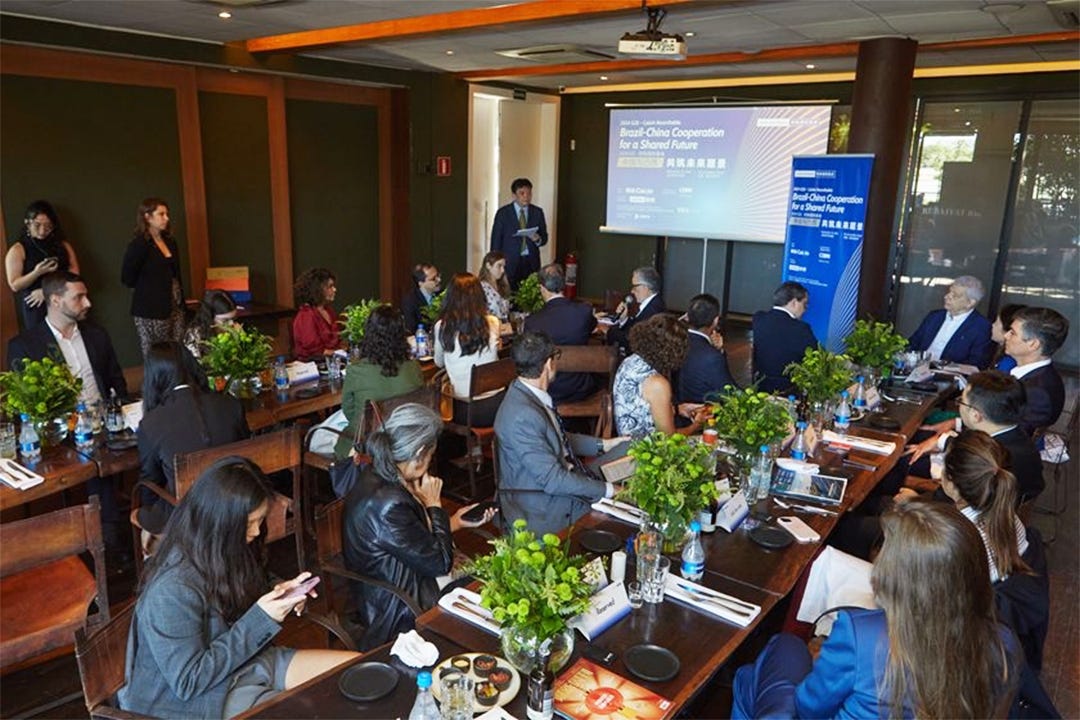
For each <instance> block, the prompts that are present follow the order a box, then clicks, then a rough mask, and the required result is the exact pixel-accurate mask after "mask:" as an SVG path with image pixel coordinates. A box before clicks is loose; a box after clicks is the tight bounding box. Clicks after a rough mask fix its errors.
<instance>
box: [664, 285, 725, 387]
mask: <svg viewBox="0 0 1080 720" xmlns="http://www.w3.org/2000/svg"><path fill="white" fill-rule="evenodd" d="M686 320H687V322H688V323H689V324H690V347H689V349H688V350H687V352H686V360H684V361H683V364H682V367H681V368H679V374H678V402H679V403H702V402H705V401H706V400H707V399H708V400H711V399H714V398H715V397H716V395H717V394H719V393H720V392H721V391H723V389H724V387H725V386H726V385H735V380H734V379H732V377H731V370H730V369H729V368H728V361H727V354H726V353H725V352H724V336H723V335H721V334H720V332H719V331H718V330H717V329H716V328H717V325H718V324H719V322H720V302H719V301H718V300H717V299H716V298H715V297H713V296H712V295H709V294H707V293H706V294H702V295H695V296H694V297H692V298H690V306H689V307H688V308H687V310H686Z"/></svg>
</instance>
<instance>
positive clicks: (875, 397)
mask: <svg viewBox="0 0 1080 720" xmlns="http://www.w3.org/2000/svg"><path fill="white" fill-rule="evenodd" d="M879 405H881V393H879V392H878V389H877V388H876V387H874V386H873V385H871V386H870V387H868V388H866V407H868V408H870V409H871V410H873V409H874V408H876V407H878V406H879Z"/></svg>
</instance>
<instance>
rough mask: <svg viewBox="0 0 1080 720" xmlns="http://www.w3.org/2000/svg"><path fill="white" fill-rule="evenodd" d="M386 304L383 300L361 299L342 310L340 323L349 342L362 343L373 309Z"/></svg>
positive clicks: (353, 343)
mask: <svg viewBox="0 0 1080 720" xmlns="http://www.w3.org/2000/svg"><path fill="white" fill-rule="evenodd" d="M384 304H385V303H383V302H382V301H381V300H361V301H360V302H358V303H356V304H355V305H349V306H348V307H346V308H345V309H344V310H342V311H341V317H340V318H339V319H338V324H339V325H341V330H342V332H343V333H344V334H345V339H346V340H348V341H349V344H351V345H359V344H360V341H361V340H363V339H364V330H365V329H366V328H367V321H368V317H370V316H371V311H372V310H374V309H375V308H377V307H380V306H382V305H384Z"/></svg>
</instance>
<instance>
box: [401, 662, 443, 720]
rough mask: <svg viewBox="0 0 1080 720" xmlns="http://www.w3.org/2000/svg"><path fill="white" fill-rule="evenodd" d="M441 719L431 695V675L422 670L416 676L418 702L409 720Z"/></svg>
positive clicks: (411, 711)
mask: <svg viewBox="0 0 1080 720" xmlns="http://www.w3.org/2000/svg"><path fill="white" fill-rule="evenodd" d="M441 717H442V716H441V715H439V707H438V705H436V704H435V698H434V696H433V695H432V694H431V673H430V672H428V671H427V670H422V671H421V672H420V673H419V674H417V676H416V700H415V701H414V702H413V706H412V710H410V711H409V720H441Z"/></svg>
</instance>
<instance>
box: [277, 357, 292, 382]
mask: <svg viewBox="0 0 1080 720" xmlns="http://www.w3.org/2000/svg"><path fill="white" fill-rule="evenodd" d="M274 387H275V388H276V389H278V390H288V389H289V370H288V368H286V367H285V356H284V355H278V359H277V361H275V362H274Z"/></svg>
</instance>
